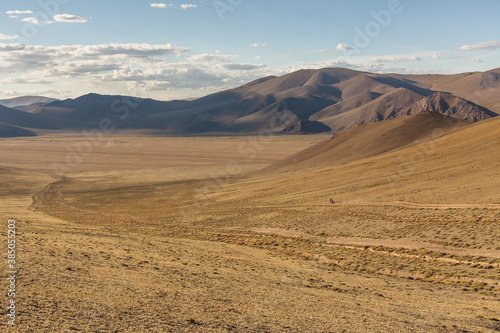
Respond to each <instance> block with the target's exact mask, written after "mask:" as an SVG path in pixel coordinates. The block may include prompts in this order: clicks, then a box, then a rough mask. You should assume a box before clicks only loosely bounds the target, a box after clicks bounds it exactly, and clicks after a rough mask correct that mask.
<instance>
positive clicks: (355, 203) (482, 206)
mask: <svg viewBox="0 0 500 333" xmlns="http://www.w3.org/2000/svg"><path fill="white" fill-rule="evenodd" d="M336 206H391V207H405V208H425V209H500V204H425V203H415V202H406V201H338V202H335V203H333V204H303V205H260V206H248V207H244V208H245V209H251V208H283V209H287V208H305V207H336Z"/></svg>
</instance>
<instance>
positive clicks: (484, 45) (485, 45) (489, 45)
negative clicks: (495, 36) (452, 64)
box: [459, 42, 500, 51]
mask: <svg viewBox="0 0 500 333" xmlns="http://www.w3.org/2000/svg"><path fill="white" fill-rule="evenodd" d="M496 49H500V42H480V43H477V44H475V45H464V46H462V47H460V48H459V50H460V51H476V50H496Z"/></svg>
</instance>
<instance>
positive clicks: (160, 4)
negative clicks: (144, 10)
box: [149, 3, 172, 8]
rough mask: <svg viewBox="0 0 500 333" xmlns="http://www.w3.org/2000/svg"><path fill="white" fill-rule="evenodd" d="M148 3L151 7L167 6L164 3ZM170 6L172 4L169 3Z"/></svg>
mask: <svg viewBox="0 0 500 333" xmlns="http://www.w3.org/2000/svg"><path fill="white" fill-rule="evenodd" d="M149 5H150V6H151V7H153V8H167V4H166V3H150V4H149ZM170 6H172V5H170Z"/></svg>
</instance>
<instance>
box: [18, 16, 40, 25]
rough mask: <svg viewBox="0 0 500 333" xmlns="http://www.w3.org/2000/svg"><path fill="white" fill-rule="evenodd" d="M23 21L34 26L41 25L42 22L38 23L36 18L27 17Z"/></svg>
mask: <svg viewBox="0 0 500 333" xmlns="http://www.w3.org/2000/svg"><path fill="white" fill-rule="evenodd" d="M22 21H23V22H29V23H32V24H40V21H38V20H37V19H36V18H34V17H26V18H23V19H22Z"/></svg>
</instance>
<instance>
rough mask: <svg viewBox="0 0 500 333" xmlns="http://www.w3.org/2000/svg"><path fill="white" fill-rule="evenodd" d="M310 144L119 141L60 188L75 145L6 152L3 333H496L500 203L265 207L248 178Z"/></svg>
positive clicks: (25, 144) (23, 146) (289, 201)
mask: <svg viewBox="0 0 500 333" xmlns="http://www.w3.org/2000/svg"><path fill="white" fill-rule="evenodd" d="M120 140H121V141H124V142H123V143H117V142H118V141H120ZM200 140H201V141H200ZM314 141H318V138H317V137H277V138H274V140H271V141H269V142H266V143H264V142H260V141H258V139H256V138H243V137H241V138H211V139H197V138H191V139H186V138H183V139H180V138H157V139H151V138H129V139H126V140H124V139H123V138H121V139H115V138H110V139H109V140H108V142H107V143H105V144H99V145H97V144H96V145H94V146H93V147H94V148H93V151H92V153H89V154H87V155H85V156H83V159H82V161H81V163H78V164H77V165H76V166H72V167H71V170H67V172H66V173H64V176H62V175H59V176H56V175H54V172H53V169H52V163H53V162H54V161H56V162H57V161H58V162H59V163H60V164H62V165H63V166H64V165H65V166H66V167H67V166H68V165H67V164H65V163H64V160H65V158H66V157H67V154H68V149H67V147H72V146H73V145H74V144H77V143H78V142H80V141H79V139H78V138H74V139H71V138H70V139H68V138H67V139H64V141H61V142H53V141H52V139H50V140H47V139H42V138H36V139H12V140H2V141H0V151H1V154H2V155H1V156H2V161H1V163H0V165H1V167H0V182H1V184H2V185H3V186H2V188H1V189H0V199H1V201H0V216H1V217H2V218H3V219H4V220H5V222H6V221H7V220H8V219H16V221H17V232H18V258H17V259H18V266H19V272H18V285H17V289H18V296H17V302H18V307H17V311H18V317H17V320H16V321H17V325H16V327H14V328H12V327H9V325H8V324H7V320H5V318H6V316H5V314H6V311H7V303H6V302H7V301H8V300H7V297H5V296H4V297H3V298H2V299H1V300H0V301H1V306H2V307H1V310H0V312H1V313H2V315H3V316H2V317H4V320H3V322H1V323H0V325H1V326H2V327H3V328H2V330H4V329H5V330H8V331H12V332H14V331H15V332H50V331H56V332H70V331H76V332H78V331H81V332H306V331H307V332H363V331H366V332H497V331H500V284H499V283H500V259H499V258H500V232H499V229H498V228H499V223H498V222H499V221H500V207H499V204H498V203H495V202H483V203H481V202H467V201H465V202H462V203H455V202H453V203H451V204H450V203H446V202H413V201H411V200H407V199H408V197H405V196H404V195H402V196H399V197H400V199H401V200H392V199H391V200H387V201H380V200H378V201H372V200H363V198H348V197H343V198H342V200H339V201H338V202H336V203H335V204H333V205H331V204H328V202H327V200H328V197H325V200H324V202H323V201H320V200H316V199H314V200H312V199H311V200H309V201H305V202H300V200H297V199H296V198H294V197H293V195H292V196H291V197H286V196H285V195H284V196H283V197H281V198H280V199H279V200H274V199H272V198H268V197H261V196H260V195H259V193H260V192H259V191H263V190H264V188H262V187H259V186H262V185H259V183H258V182H256V181H255V178H248V176H247V175H249V172H251V171H253V170H258V169H260V168H262V167H264V166H266V165H269V164H270V163H272V162H273V161H275V160H279V159H282V158H283V157H286V156H288V155H290V154H292V153H294V152H296V151H299V150H301V149H304V148H306V147H308V146H309V145H310V144H311V142H314ZM242 147H243V148H242ZM252 147H253V148H254V150H251V149H250V148H252ZM207 150H208V153H207ZM253 153H254V154H253ZM201 156H210V158H204V159H203V158H201ZM33 160H35V161H37V163H32V161H33ZM303 176H304V175H301V177H303ZM256 177H257V178H258V177H259V176H258V175H257V176H256ZM262 177H264V176H262ZM264 180H266V181H267V179H264ZM276 181H279V179H278V180H276ZM241 184H245V186H248V187H247V188H248V189H250V191H249V192H251V193H248V192H246V193H243V194H242V193H240V192H239V191H238V186H240V188H241V186H243V185H241ZM248 184H250V185H251V186H249V185H248ZM306 190H307V189H306ZM292 193H297V192H296V191H294V192H292ZM367 198H368V199H370V198H369V197H367ZM2 247H3V248H4V250H5V251H4V253H6V248H7V244H6V241H2ZM4 271H6V270H4ZM6 287H7V286H6V285H4V288H6Z"/></svg>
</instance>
